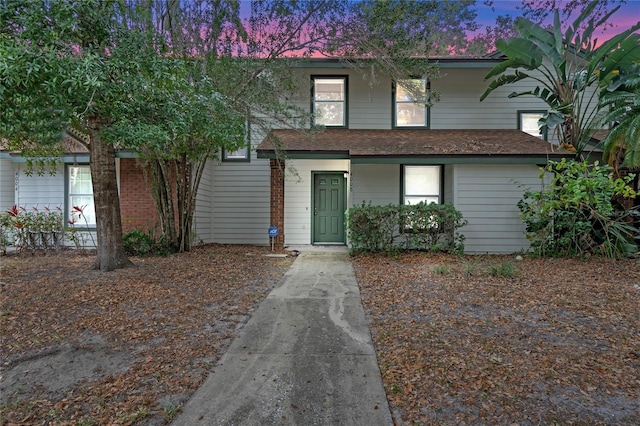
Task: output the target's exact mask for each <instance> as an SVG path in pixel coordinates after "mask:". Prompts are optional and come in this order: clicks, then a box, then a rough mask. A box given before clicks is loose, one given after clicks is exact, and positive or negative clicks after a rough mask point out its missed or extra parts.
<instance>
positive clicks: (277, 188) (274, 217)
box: [270, 159, 284, 251]
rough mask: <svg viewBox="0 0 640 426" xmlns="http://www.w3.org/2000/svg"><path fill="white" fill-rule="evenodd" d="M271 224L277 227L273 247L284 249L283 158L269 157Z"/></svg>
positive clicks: (279, 249)
mask: <svg viewBox="0 0 640 426" xmlns="http://www.w3.org/2000/svg"><path fill="white" fill-rule="evenodd" d="M270 165H271V224H270V225H273V226H277V227H278V231H279V233H278V236H277V237H276V238H275V241H274V248H275V249H276V250H278V251H282V250H284V160H279V159H271V160H270Z"/></svg>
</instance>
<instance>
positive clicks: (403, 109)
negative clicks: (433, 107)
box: [393, 78, 429, 127]
mask: <svg viewBox="0 0 640 426" xmlns="http://www.w3.org/2000/svg"><path fill="white" fill-rule="evenodd" d="M428 84H429V83H428V81H427V80H426V79H424V78H412V79H407V80H398V81H397V82H396V84H394V86H393V114H394V123H393V125H394V126H395V127H428V123H429V120H428V113H429V109H428V108H427V106H426V103H427V91H428V89H429V87H428Z"/></svg>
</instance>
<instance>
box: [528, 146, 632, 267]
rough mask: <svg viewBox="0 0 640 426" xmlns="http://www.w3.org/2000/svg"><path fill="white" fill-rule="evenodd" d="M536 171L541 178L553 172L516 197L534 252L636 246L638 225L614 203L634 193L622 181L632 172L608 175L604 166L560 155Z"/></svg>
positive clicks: (612, 251)
mask: <svg viewBox="0 0 640 426" xmlns="http://www.w3.org/2000/svg"><path fill="white" fill-rule="evenodd" d="M540 170H541V175H540V177H541V178H543V177H544V175H545V173H553V178H552V179H551V182H550V184H549V185H547V186H546V187H544V188H543V189H542V190H541V191H531V190H527V191H525V193H524V196H523V199H522V200H520V201H519V202H518V208H519V209H520V211H521V215H520V216H521V218H522V219H523V220H524V223H525V225H526V232H527V238H529V240H530V241H531V248H532V250H533V252H534V254H537V255H539V256H549V257H565V256H567V257H572V256H585V255H589V254H598V255H603V256H606V257H610V258H620V257H625V256H629V255H632V254H634V253H636V252H637V251H638V245H637V242H636V241H637V238H638V237H639V232H638V229H636V228H634V227H633V226H632V225H631V224H630V221H629V219H628V216H629V212H628V211H625V210H624V208H622V207H621V206H616V203H615V202H614V200H615V199H616V198H620V197H625V198H633V197H635V196H636V193H635V192H634V190H633V189H632V188H631V187H629V186H628V182H629V181H631V179H633V175H629V176H627V177H625V178H614V177H613V173H612V169H611V167H609V166H608V165H600V164H598V163H597V162H596V163H595V164H589V163H588V162H586V161H582V162H578V161H574V160H569V161H567V160H565V159H563V160H562V161H560V162H554V161H552V162H549V165H548V166H547V167H546V168H544V169H540Z"/></svg>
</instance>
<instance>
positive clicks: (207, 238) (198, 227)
mask: <svg viewBox="0 0 640 426" xmlns="http://www.w3.org/2000/svg"><path fill="white" fill-rule="evenodd" d="M213 167H214V161H211V160H209V161H207V164H206V166H205V169H204V172H203V174H202V179H201V180H200V187H199V188H198V194H197V197H196V210H195V214H194V216H193V229H194V231H195V243H196V244H199V243H210V242H213V220H212V219H213V218H212V215H211V210H212V207H213Z"/></svg>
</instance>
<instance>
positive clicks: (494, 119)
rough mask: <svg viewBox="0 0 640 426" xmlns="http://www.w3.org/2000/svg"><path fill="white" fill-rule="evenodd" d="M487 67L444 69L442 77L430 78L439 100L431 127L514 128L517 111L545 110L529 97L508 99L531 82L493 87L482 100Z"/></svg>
mask: <svg viewBox="0 0 640 426" xmlns="http://www.w3.org/2000/svg"><path fill="white" fill-rule="evenodd" d="M488 72H489V69H447V70H446V72H444V70H443V77H442V78H440V79H437V80H434V81H432V83H431V88H432V90H433V91H435V92H438V93H439V94H440V101H439V102H436V103H435V104H434V105H433V107H432V108H431V128H432V129H517V128H518V110H546V109H547V106H546V105H545V104H544V102H542V101H540V100H538V99H536V98H534V97H533V96H521V97H517V98H513V99H508V98H507V96H508V95H509V94H510V93H512V92H514V91H520V90H528V89H533V88H534V87H535V85H534V84H533V82H527V81H521V82H520V83H518V86H517V88H516V86H512V85H507V86H503V87H500V88H498V89H496V90H494V91H493V92H492V93H491V94H490V95H489V96H488V97H487V98H486V99H485V100H484V101H482V102H480V96H481V95H482V93H483V92H484V91H485V90H486V88H487V86H488V84H489V81H484V76H485V75H486V74H487V73H488Z"/></svg>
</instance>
